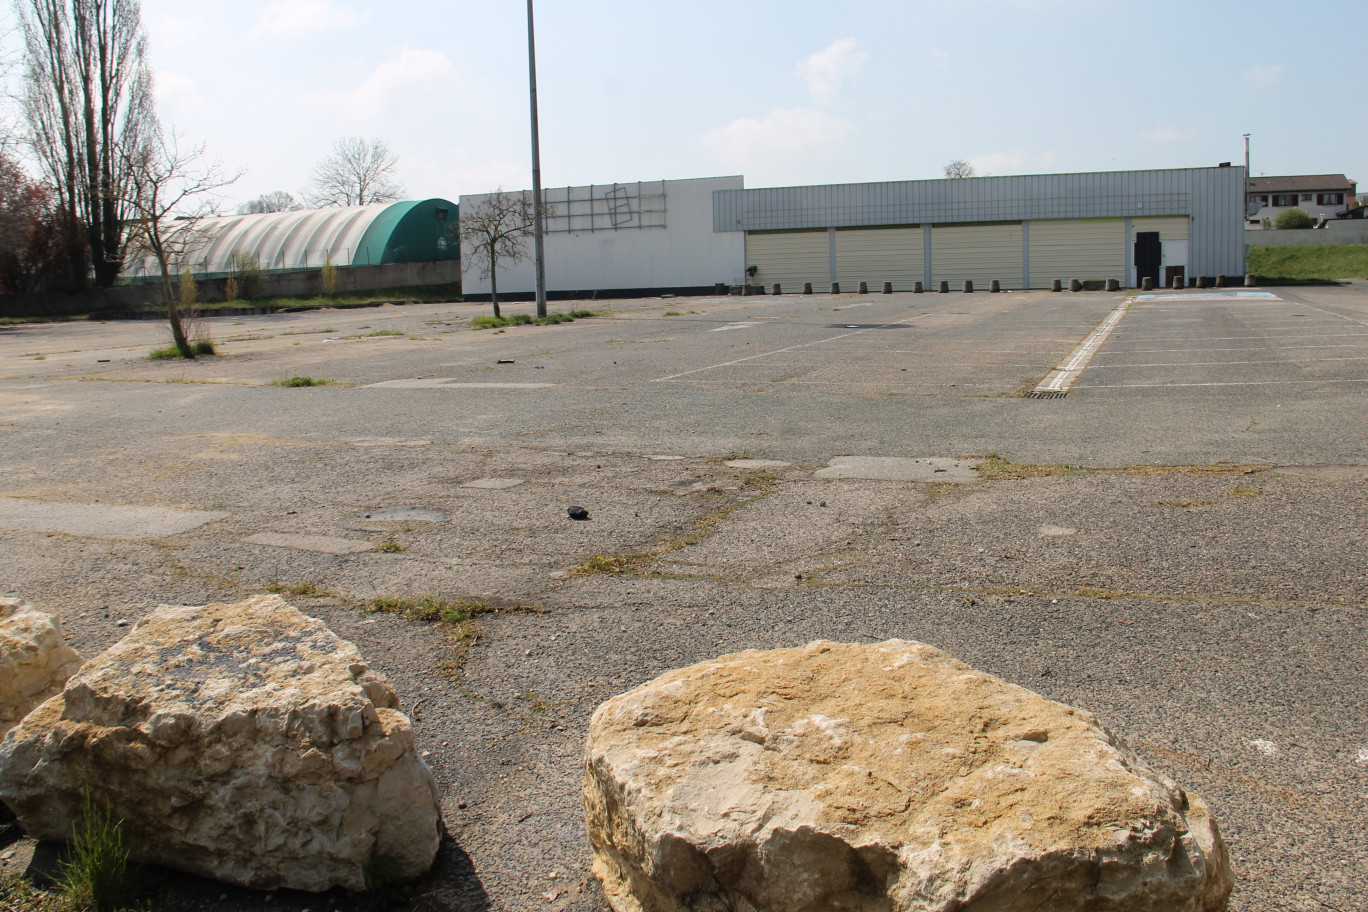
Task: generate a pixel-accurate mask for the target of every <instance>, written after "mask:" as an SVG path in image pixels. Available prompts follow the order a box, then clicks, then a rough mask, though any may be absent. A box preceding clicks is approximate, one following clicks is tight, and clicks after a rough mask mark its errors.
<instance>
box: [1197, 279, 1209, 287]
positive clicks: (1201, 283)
mask: <svg viewBox="0 0 1368 912" xmlns="http://www.w3.org/2000/svg"><path fill="white" fill-rule="evenodd" d="M1197 287H1198V288H1210V287H1211V276H1198V277H1197Z"/></svg>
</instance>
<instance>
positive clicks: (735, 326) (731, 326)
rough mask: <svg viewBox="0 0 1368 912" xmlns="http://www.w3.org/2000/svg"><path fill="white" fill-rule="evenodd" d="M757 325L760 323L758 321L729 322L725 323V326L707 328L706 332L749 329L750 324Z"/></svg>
mask: <svg viewBox="0 0 1368 912" xmlns="http://www.w3.org/2000/svg"><path fill="white" fill-rule="evenodd" d="M759 325H760V324H759V323H729V324H727V325H726V326H719V327H717V328H716V329H710V330H708V332H710V333H720V332H726V331H727V330H729V329H750V328H751V327H752V326H759Z"/></svg>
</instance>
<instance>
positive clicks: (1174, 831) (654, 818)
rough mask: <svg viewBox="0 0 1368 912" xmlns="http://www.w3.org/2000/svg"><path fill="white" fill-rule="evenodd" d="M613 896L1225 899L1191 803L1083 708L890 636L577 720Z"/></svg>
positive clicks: (691, 908)
mask: <svg viewBox="0 0 1368 912" xmlns="http://www.w3.org/2000/svg"><path fill="white" fill-rule="evenodd" d="M587 753H588V756H587V768H586V776H585V782H584V804H585V814H586V819H587V824H588V831H589V839H590V842H591V843H592V845H593V849H594V873H595V874H596V875H597V876H598V878H599V880H600V881H601V882H602V884H603V886H604V891H605V893H606V894H607V896H608V898H609V902H610V903H611V904H612V906H613V908H614V910H616V912H838V910H839V912H1007V910H1018V909H1021V910H1025V909H1032V910H1049V912H1085V910H1086V912H1099V910H1106V912H1158V910H1165V912H1219V910H1222V909H1224V908H1225V906H1226V900H1227V897H1228V896H1229V893H1230V889H1231V874H1230V867H1229V863H1228V860H1227V857H1226V851H1225V847H1224V845H1223V844H1222V842H1221V837H1220V834H1219V832H1218V831H1217V828H1216V822H1215V821H1214V820H1213V819H1212V818H1211V816H1210V814H1208V812H1207V809H1206V806H1205V805H1204V804H1202V802H1201V800H1199V799H1198V798H1197V797H1196V796H1194V795H1189V794H1184V793H1183V791H1182V790H1181V789H1179V788H1178V787H1177V786H1176V785H1174V784H1173V783H1171V782H1169V781H1167V780H1165V779H1163V778H1162V777H1160V776H1157V775H1156V774H1154V773H1153V772H1152V771H1150V770H1149V769H1147V768H1146V767H1145V765H1144V764H1143V763H1142V762H1141V761H1140V760H1139V758H1137V757H1136V756H1135V755H1134V754H1133V753H1131V751H1130V750H1128V749H1127V748H1126V747H1125V745H1123V744H1122V743H1121V742H1120V741H1118V740H1117V739H1116V738H1115V737H1114V736H1113V735H1112V734H1111V733H1109V732H1108V731H1107V730H1106V729H1105V728H1103V727H1102V726H1101V725H1100V724H1099V723H1098V721H1097V720H1096V719H1095V718H1093V717H1092V716H1090V715H1088V714H1087V713H1085V712H1081V711H1079V710H1076V709H1072V708H1070V707H1068V706H1063V705H1061V704H1059V703H1054V702H1051V701H1049V700H1046V699H1044V698H1043V697H1041V696H1039V695H1037V694H1034V693H1032V692H1030V691H1028V690H1024V689H1023V688H1020V687H1017V686H1015V685H1012V684H1008V683H1006V682H1005V681H1002V680H1000V679H998V678H994V677H992V676H991V675H986V674H982V673H979V672H976V671H975V670H974V669H972V668H970V667H969V666H967V665H964V664H962V663H961V662H958V661H956V660H955V659H953V658H951V657H950V656H948V655H946V654H945V653H944V652H941V651H940V650H937V649H934V648H932V647H930V646H926V645H924V644H921V643H913V642H905V641H901V640H890V641H888V642H885V643H876V644H871V645H846V644H840V643H827V642H818V643H812V644H810V645H808V646H806V647H804V648H799V649H778V650H773V651H769V652H759V651H748V652H741V653H737V654H735V655H729V656H723V657H722V658H719V659H716V660H714V661H711V662H704V663H701V664H699V665H695V666H692V667H690V668H685V669H681V670H678V671H672V672H669V673H667V674H665V675H663V676H661V677H659V678H657V679H656V680H654V681H651V682H649V683H646V684H643V685H642V686H640V687H638V688H636V689H635V690H632V691H630V692H628V693H626V694H623V695H621V696H618V697H615V698H613V699H612V700H610V701H608V702H607V703H605V704H603V705H602V706H600V707H599V708H598V710H597V711H596V712H595V713H594V716H593V719H592V720H591V722H590V725H589V737H588V748H587Z"/></svg>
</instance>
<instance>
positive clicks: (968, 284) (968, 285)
mask: <svg viewBox="0 0 1368 912" xmlns="http://www.w3.org/2000/svg"><path fill="white" fill-rule="evenodd" d="M973 290H974V280H973V279H965V280H964V293H965V294H969V293H971V292H972V291H973Z"/></svg>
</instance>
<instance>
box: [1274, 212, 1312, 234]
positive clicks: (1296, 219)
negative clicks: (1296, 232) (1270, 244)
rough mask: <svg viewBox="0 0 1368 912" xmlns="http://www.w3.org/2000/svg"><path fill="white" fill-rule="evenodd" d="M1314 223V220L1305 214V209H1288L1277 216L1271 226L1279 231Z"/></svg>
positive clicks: (1308, 226)
mask: <svg viewBox="0 0 1368 912" xmlns="http://www.w3.org/2000/svg"><path fill="white" fill-rule="evenodd" d="M1314 224H1316V223H1315V221H1314V220H1313V219H1312V218H1311V216H1309V215H1307V214H1306V210H1305V209H1288V210H1287V211H1286V212H1284V213H1282V214H1280V215H1279V216H1278V220H1277V221H1276V222H1274V223H1273V227H1274V228H1277V229H1278V230H1279V231H1289V230H1292V229H1297V228H1310V227H1311V226H1312V225H1314Z"/></svg>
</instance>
